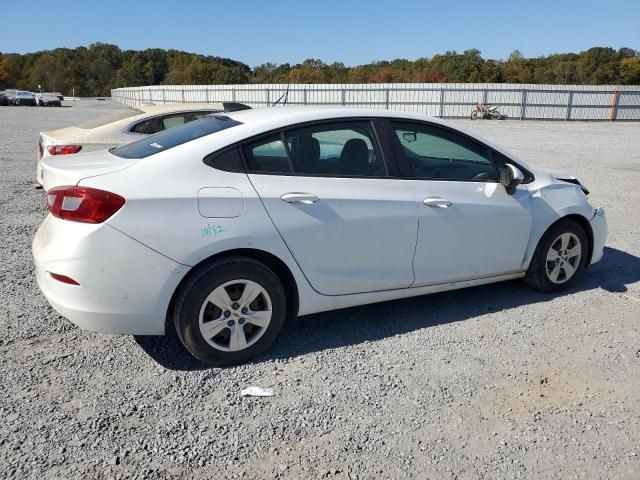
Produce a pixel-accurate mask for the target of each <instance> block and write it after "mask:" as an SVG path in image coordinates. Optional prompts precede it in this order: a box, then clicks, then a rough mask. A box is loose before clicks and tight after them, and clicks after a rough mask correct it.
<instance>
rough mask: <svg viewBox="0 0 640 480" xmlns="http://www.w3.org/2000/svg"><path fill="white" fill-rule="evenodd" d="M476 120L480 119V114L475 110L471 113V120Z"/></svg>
mask: <svg viewBox="0 0 640 480" xmlns="http://www.w3.org/2000/svg"><path fill="white" fill-rule="evenodd" d="M476 118H478V112H476V111H475V110H474V111H473V112H471V120H475V119H476Z"/></svg>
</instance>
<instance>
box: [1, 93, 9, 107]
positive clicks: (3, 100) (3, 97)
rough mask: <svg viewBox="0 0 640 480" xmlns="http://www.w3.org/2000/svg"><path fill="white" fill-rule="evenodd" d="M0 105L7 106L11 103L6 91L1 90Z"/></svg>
mask: <svg viewBox="0 0 640 480" xmlns="http://www.w3.org/2000/svg"><path fill="white" fill-rule="evenodd" d="M0 105H2V106H5V107H6V106H7V105H9V99H8V98H7V95H6V94H5V92H0Z"/></svg>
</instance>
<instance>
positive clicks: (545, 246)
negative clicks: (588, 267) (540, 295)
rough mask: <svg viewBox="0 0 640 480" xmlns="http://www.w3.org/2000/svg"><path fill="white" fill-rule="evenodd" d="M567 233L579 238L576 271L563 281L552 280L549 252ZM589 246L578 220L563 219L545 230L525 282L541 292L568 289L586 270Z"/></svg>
mask: <svg viewBox="0 0 640 480" xmlns="http://www.w3.org/2000/svg"><path fill="white" fill-rule="evenodd" d="M565 233H569V234H573V235H574V236H575V237H576V238H577V239H578V240H579V242H580V248H581V256H580V259H579V262H577V265H576V267H575V268H574V270H575V272H574V273H573V274H572V275H571V276H570V277H569V278H568V279H566V280H564V281H562V282H561V283H555V282H553V281H552V280H551V278H550V275H549V273H548V266H549V265H552V263H551V262H548V261H547V254H548V253H549V251H550V249H551V247H552V246H553V245H554V244H555V242H556V241H557V239H558V237H560V236H561V235H562V234H565ZM589 248H590V245H589V240H588V238H587V234H586V232H585V231H584V228H583V227H582V226H581V225H580V224H579V223H578V222H576V221H574V220H561V221H558V222H556V223H555V224H554V225H552V226H551V227H550V228H549V230H547V231H546V232H545V234H544V235H543V236H542V238H541V239H540V241H539V242H538V246H537V247H536V250H535V253H534V254H533V258H532V259H531V263H530V264H529V269H528V270H527V274H526V276H525V278H524V281H525V283H526V284H527V285H529V286H530V287H531V288H533V289H535V290H538V291H540V292H561V291H564V290H566V289H568V288H569V287H571V285H572V284H573V283H574V282H575V280H576V278H577V277H578V276H579V275H580V273H581V272H582V270H584V267H585V263H586V260H587V255H588V252H589ZM565 276H566V273H565Z"/></svg>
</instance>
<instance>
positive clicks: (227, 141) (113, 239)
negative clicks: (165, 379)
mask: <svg viewBox="0 0 640 480" xmlns="http://www.w3.org/2000/svg"><path fill="white" fill-rule="evenodd" d="M532 141H533V140H532ZM43 168H44V182H45V188H46V189H47V190H48V191H47V196H46V197H47V206H48V208H49V211H50V214H49V215H48V216H47V218H46V219H45V221H44V223H43V224H42V226H41V227H40V229H39V230H38V232H37V234H36V236H35V239H34V242H33V254H34V259H35V265H36V273H37V280H38V284H39V285H40V288H41V290H42V292H43V293H44V295H45V296H46V298H47V299H48V301H49V302H50V303H51V305H53V307H54V308H55V309H56V310H57V311H58V312H60V314H62V315H63V316H65V317H66V318H68V319H69V320H71V321H72V322H74V323H75V324H77V325H78V326H80V327H82V328H85V329H89V330H94V331H98V332H107V333H121V334H138V335H162V334H164V333H166V332H167V329H173V328H175V329H176V330H177V333H178V335H179V337H180V338H181V340H182V342H183V344H184V345H185V347H186V348H187V350H188V351H189V352H191V353H192V354H193V355H195V356H196V357H197V358H199V359H200V360H202V361H204V362H208V363H211V364H216V365H224V364H232V363H237V362H243V361H246V360H248V359H250V358H252V357H255V356H256V355H258V354H260V353H261V352H263V351H264V350H265V349H266V348H267V347H269V345H270V344H271V343H272V342H273V341H274V339H275V338H276V336H277V335H278V333H279V332H280V331H281V329H282V327H283V325H284V322H285V319H287V318H289V319H292V318H294V317H296V316H299V315H307V314H311V313H316V312H323V311H328V310H333V309H338V308H343V307H350V306H354V305H362V304H367V303H372V302H381V301H386V300H392V299H398V298H403V297H410V296H415V295H424V294H428V293H432V292H439V291H443V290H452V289H457V288H463V287H470V286H474V285H480V284H487V283H492V282H498V281H501V280H509V279H516V278H524V280H525V281H526V283H527V284H529V285H530V286H532V287H533V288H536V289H538V290H541V291H545V292H549V291H558V290H562V289H564V288H567V287H568V286H569V285H571V283H572V282H573V281H574V280H575V279H576V278H577V276H578V275H579V274H580V273H581V272H582V270H583V268H584V267H586V266H588V265H590V264H592V263H595V262H597V261H599V260H600V259H601V257H602V255H603V246H604V243H605V238H606V235H607V224H606V220H605V214H604V211H603V210H602V209H596V208H594V207H592V206H591V205H590V204H589V202H588V201H587V196H586V194H587V193H588V192H587V191H586V189H585V187H583V186H582V185H581V184H580V182H578V180H577V179H575V177H572V176H569V175H565V174H560V173H554V172H550V171H546V170H543V169H539V168H534V167H530V166H528V165H526V164H525V163H524V162H522V161H521V160H519V159H517V158H516V157H514V156H513V155H512V154H510V153H508V152H506V151H505V150H503V149H501V148H500V147H498V146H496V145H493V144H491V143H490V142H487V141H485V140H481V139H479V138H477V137H475V136H473V135H471V134H469V133H467V132H464V131H463V130H461V129H458V128H457V127H455V126H453V125H451V124H449V123H447V122H444V121H442V120H438V119H434V118H427V117H424V116H421V115H417V114H408V113H398V112H392V111H386V110H385V111H376V110H364V109H343V108H298V107H276V108H261V109H255V110H247V111H241V112H234V113H228V114H216V115H211V116H207V117H204V118H202V119H200V120H197V121H194V122H191V123H189V124H186V125H181V126H179V127H176V128H173V129H171V130H167V131H164V132H161V133H158V134H155V135H152V136H149V137H147V138H144V139H142V140H140V141H138V142H135V143H131V144H129V145H125V146H122V147H119V148H116V149H114V150H111V151H101V152H94V153H87V154H82V153H81V154H78V155H73V156H67V157H65V158H56V159H45V160H43ZM168 319H170V320H168ZM285 334H286V330H285Z"/></svg>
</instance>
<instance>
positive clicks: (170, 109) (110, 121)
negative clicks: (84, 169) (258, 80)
mask: <svg viewBox="0 0 640 480" xmlns="http://www.w3.org/2000/svg"><path fill="white" fill-rule="evenodd" d="M44 95H49V94H44ZM56 101H57V99H56ZM243 108H249V107H247V106H246V105H242V104H240V103H214V104H193V103H174V104H166V105H142V106H139V107H137V108H127V109H120V110H118V111H117V112H116V113H113V114H112V115H106V116H104V117H100V118H97V119H95V120H90V121H88V122H85V123H81V124H79V125H74V126H72V127H67V128H62V129H59V130H51V131H48V132H40V140H39V142H38V156H37V164H36V181H37V182H38V184H39V185H42V168H41V166H40V161H41V160H42V159H43V158H46V157H49V156H58V155H70V154H74V153H78V152H80V151H82V152H92V151H96V150H106V149H108V148H112V147H117V146H120V145H124V144H127V143H131V142H134V141H136V140H139V139H140V138H142V136H144V135H150V134H153V133H158V132H160V131H162V130H166V129H168V128H172V127H175V126H177V125H182V124H184V123H188V122H191V121H193V120H197V119H198V118H201V117H203V116H204V115H209V114H211V113H216V112H222V111H231V110H241V109H243Z"/></svg>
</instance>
